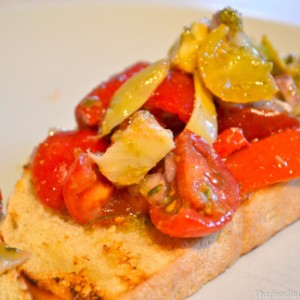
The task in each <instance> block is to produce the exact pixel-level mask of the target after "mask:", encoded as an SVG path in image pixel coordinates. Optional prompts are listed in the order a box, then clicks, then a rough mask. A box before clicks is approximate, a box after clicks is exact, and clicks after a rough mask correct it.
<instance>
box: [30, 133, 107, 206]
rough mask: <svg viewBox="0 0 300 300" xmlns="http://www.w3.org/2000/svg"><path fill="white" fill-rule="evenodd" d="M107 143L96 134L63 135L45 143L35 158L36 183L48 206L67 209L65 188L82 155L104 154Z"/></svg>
mask: <svg viewBox="0 0 300 300" xmlns="http://www.w3.org/2000/svg"><path fill="white" fill-rule="evenodd" d="M107 146H108V145H107V143H106V141H105V140H103V139H99V138H98V137H97V133H96V132H93V131H87V130H80V131H59V132H56V133H55V134H53V135H50V136H48V138H47V139H46V140H45V141H44V142H42V143H41V144H40V145H39V146H38V148H37V151H36V153H35V155H34V158H33V163H32V181H33V184H34V187H35V190H36V193H37V195H38V197H39V198H40V200H41V201H42V203H44V204H45V205H46V206H48V207H51V208H54V209H58V210H62V209H64V208H65V203H64V199H63V193H62V188H63V184H64V180H65V178H66V176H67V173H68V170H69V168H70V166H71V165H72V163H73V162H74V160H75V157H76V154H78V153H80V152H86V151H87V150H89V151H91V152H104V151H105V149H106V148H107Z"/></svg>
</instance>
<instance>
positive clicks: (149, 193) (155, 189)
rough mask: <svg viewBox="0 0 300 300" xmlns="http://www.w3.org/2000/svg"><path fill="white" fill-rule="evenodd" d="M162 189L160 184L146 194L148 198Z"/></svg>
mask: <svg viewBox="0 0 300 300" xmlns="http://www.w3.org/2000/svg"><path fill="white" fill-rule="evenodd" d="M162 188H163V185H162V184H159V185H157V186H155V187H154V188H152V189H151V190H150V191H149V192H148V197H151V196H153V195H155V194H157V193H158V192H159V191H161V189H162Z"/></svg>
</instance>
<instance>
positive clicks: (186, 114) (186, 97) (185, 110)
mask: <svg viewBox="0 0 300 300" xmlns="http://www.w3.org/2000/svg"><path fill="white" fill-rule="evenodd" d="M194 95H195V89H194V81H193V77H192V76H191V75H190V74H187V73H184V72H182V71H179V70H176V69H171V70H170V71H169V75H168V76H167V77H166V78H165V80H164V81H163V82H162V83H161V84H160V85H159V87H158V88H157V89H156V91H155V92H154V93H153V95H152V96H151V97H150V98H149V100H148V101H147V103H146V105H145V107H146V108H148V109H149V110H150V111H151V110H152V109H155V108H156V109H157V108H158V109H161V110H163V111H166V112H169V113H174V114H177V115H178V116H179V118H180V119H181V120H182V121H184V122H187V121H188V120H189V118H190V116H191V114H192V111H193V107H194Z"/></svg>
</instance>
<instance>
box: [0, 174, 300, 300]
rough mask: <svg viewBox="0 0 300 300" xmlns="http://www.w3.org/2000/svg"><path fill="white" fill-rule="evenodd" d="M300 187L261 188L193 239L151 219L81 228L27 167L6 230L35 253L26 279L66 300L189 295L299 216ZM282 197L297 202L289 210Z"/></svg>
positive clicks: (8, 237)
mask: <svg viewBox="0 0 300 300" xmlns="http://www.w3.org/2000/svg"><path fill="white" fill-rule="evenodd" d="M299 186H300V184H299V181H293V182H291V183H289V185H277V186H276V187H274V193H273V192H272V193H271V194H270V191H269V190H270V189H269V190H265V191H264V190H262V191H260V193H256V194H254V195H253V196H251V197H250V199H249V200H247V201H246V203H245V204H244V205H242V206H241V208H240V209H239V210H238V212H237V213H236V214H235V216H234V218H233V221H232V222H230V223H229V224H228V225H227V226H226V227H225V228H224V229H223V230H222V231H220V232H219V233H218V234H214V235H211V236H209V237H206V238H200V239H190V240H187V239H172V238H169V237H166V236H165V235H163V234H161V233H160V232H158V231H157V230H156V229H155V228H154V227H153V226H152V225H151V224H150V222H147V221H144V220H140V221H139V220H135V221H133V222H130V223H129V224H125V225H122V226H111V227H101V226H97V227H95V226H94V227H91V226H86V227H84V226H81V225H78V224H76V223H75V222H73V221H72V220H71V219H70V218H69V217H66V216H63V215H59V214H57V213H55V212H53V211H51V210H50V209H47V208H45V207H44V206H43V205H42V204H41V203H40V202H39V201H38V200H37V198H36V196H35V193H34V190H33V187H32V184H31V180H30V171H29V170H25V172H24V175H23V177H22V179H21V180H20V181H19V182H18V183H17V185H16V188H15V192H14V194H13V196H12V197H11V198H10V200H9V205H8V208H7V216H6V218H5V220H4V222H3V224H2V227H1V234H2V235H3V237H4V240H5V241H6V242H7V243H9V244H10V245H11V246H15V247H19V248H23V249H27V250H29V251H31V252H32V255H31V258H30V259H29V260H28V261H27V262H26V263H25V264H23V265H22V266H21V269H20V271H21V273H22V274H23V275H24V276H25V277H26V278H27V280H28V281H29V282H30V283H31V284H33V285H34V286H37V287H39V288H42V289H45V290H48V291H51V292H52V293H53V294H54V295H56V296H58V298H60V299H64V300H68V299H76V300H77V299H78V300H81V299H82V300H83V299H89V300H100V299H103V300H106V299H143V300H146V299H151V300H152V299H164V300H165V299H183V298H185V297H187V296H188V295H190V294H192V293H193V292H195V290H197V289H199V288H200V287H201V285H203V284H204V283H205V282H207V281H209V280H211V279H212V278H214V277H216V276H217V275H218V274H220V273H221V272H223V271H224V270H225V269H226V268H227V267H228V266H230V265H231V264H232V263H233V262H234V261H236V260H237V259H238V257H239V256H240V255H241V254H242V253H245V252H247V251H249V250H251V249H252V248H253V247H255V246H257V245H258V244H260V243H262V242H263V241H265V240H266V239H268V238H269V237H270V236H271V235H273V234H274V233H275V232H276V231H278V230H279V229H281V228H282V227H284V226H286V225H287V224H288V223H290V222H292V221H294V220H296V219H297V218H299V215H300V201H299V199H297V196H296V194H297V193H298V195H299V192H300V187H299ZM256 195H257V196H256ZM278 197H281V198H285V199H286V200H288V199H293V198H295V199H296V200H298V201H296V200H293V203H292V205H294V207H293V209H292V208H291V209H290V211H289V209H288V207H287V205H286V204H284V205H282V202H283V201H279V200H278V199H279V198H278ZM298 198H299V197H298ZM262 199H264V201H262ZM294 202H295V203H294ZM252 203H255V204H252ZM269 203H271V204H272V205H274V206H272V208H270V207H271V206H270V205H271V204H269ZM278 203H279V204H278ZM280 203H281V204H280ZM285 203H286V202H285ZM292 205H291V206H292ZM286 209H287V212H288V213H286ZM280 220H281V221H280ZM1 299H2V298H1ZM7 299H8V300H10V298H7ZM11 299H12V298H11Z"/></svg>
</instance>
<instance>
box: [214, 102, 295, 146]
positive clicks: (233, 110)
mask: <svg viewBox="0 0 300 300" xmlns="http://www.w3.org/2000/svg"><path fill="white" fill-rule="evenodd" d="M218 126H219V132H222V131H224V130H225V129H228V128H230V127H240V128H242V129H243V133H244V136H245V137H246V139H247V140H248V141H252V140H254V139H262V138H264V137H267V136H269V135H271V134H274V133H277V132H280V131H282V130H285V129H288V128H289V129H296V128H299V127H300V122H299V120H298V119H296V118H294V117H293V116H290V115H289V114H288V113H285V112H278V111H272V110H266V109H261V108H253V107H219V108H218Z"/></svg>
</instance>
